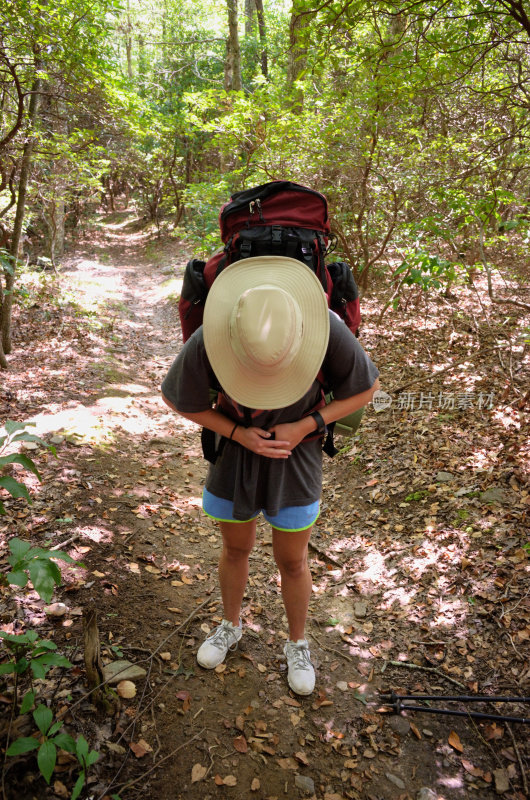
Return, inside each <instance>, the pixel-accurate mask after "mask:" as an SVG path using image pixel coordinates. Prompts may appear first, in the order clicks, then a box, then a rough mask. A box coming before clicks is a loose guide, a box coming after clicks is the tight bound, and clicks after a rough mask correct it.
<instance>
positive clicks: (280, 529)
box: [263, 509, 320, 533]
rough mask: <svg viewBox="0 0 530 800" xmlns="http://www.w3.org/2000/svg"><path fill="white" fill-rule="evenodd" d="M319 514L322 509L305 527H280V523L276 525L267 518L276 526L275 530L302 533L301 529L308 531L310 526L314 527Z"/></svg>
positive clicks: (270, 523)
mask: <svg viewBox="0 0 530 800" xmlns="http://www.w3.org/2000/svg"><path fill="white" fill-rule="evenodd" d="M263 516H265V515H263ZM319 516H320V509H319V510H318V514H317V515H316V517H315V518H314V520H313V521H312V522H310V523H309V525H304V527H303V528H280V527H279V525H274V523H273V522H271V521H270V520H268V519H267V517H265V519H267V522H268V523H269V525H271V526H272V527H273V528H274V530H275V531H281V532H282V533H300V531H306V530H307V529H308V528H312V527H313V525H314V524H315V522H316V521H317V519H318V518H319Z"/></svg>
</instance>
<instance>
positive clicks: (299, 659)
mask: <svg viewBox="0 0 530 800" xmlns="http://www.w3.org/2000/svg"><path fill="white" fill-rule="evenodd" d="M288 653H289V656H290V657H291V658H292V659H293V662H294V666H295V667H296V669H311V668H312V665H311V659H310V657H309V650H308V648H307V645H304V644H291V645H289V646H288Z"/></svg>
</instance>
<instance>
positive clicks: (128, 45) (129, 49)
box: [125, 0, 133, 80]
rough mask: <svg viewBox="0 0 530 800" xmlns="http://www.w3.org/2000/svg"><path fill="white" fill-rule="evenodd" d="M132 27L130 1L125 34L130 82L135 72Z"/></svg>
mask: <svg viewBox="0 0 530 800" xmlns="http://www.w3.org/2000/svg"><path fill="white" fill-rule="evenodd" d="M131 31H132V25H131V6H130V2H129V0H127V29H126V32H125V52H126V53H127V77H128V78H129V80H132V77H133V70H132V35H131Z"/></svg>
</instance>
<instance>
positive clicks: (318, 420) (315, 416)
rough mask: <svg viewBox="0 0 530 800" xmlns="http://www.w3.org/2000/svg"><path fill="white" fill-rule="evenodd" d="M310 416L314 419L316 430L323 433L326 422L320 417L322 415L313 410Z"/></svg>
mask: <svg viewBox="0 0 530 800" xmlns="http://www.w3.org/2000/svg"><path fill="white" fill-rule="evenodd" d="M310 416H311V417H313V419H314V420H315V422H316V424H317V428H316V429H317V432H318V433H321V434H324V433H325V432H326V423H325V422H324V420H323V418H322V415H321V414H319V412H318V411H313V413H312V414H311V415H310Z"/></svg>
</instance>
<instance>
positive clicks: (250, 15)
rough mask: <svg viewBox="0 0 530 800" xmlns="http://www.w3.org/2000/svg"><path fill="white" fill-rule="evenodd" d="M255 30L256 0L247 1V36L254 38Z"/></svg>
mask: <svg viewBox="0 0 530 800" xmlns="http://www.w3.org/2000/svg"><path fill="white" fill-rule="evenodd" d="M253 30H254V0H245V36H252V31H253Z"/></svg>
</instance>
